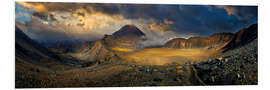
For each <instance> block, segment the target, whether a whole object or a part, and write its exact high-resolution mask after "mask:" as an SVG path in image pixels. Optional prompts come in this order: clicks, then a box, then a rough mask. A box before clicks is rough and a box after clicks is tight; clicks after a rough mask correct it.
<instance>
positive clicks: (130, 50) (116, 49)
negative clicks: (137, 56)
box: [112, 47, 133, 52]
mask: <svg viewBox="0 0 270 90" xmlns="http://www.w3.org/2000/svg"><path fill="white" fill-rule="evenodd" d="M112 50H114V51H121V52H132V51H133V49H129V48H120V47H114V48H112Z"/></svg>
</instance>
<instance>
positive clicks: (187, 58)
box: [122, 48, 218, 65]
mask: <svg viewBox="0 0 270 90" xmlns="http://www.w3.org/2000/svg"><path fill="white" fill-rule="evenodd" d="M216 55H218V52H217V51H216V50H214V49H210V50H208V49H205V48H192V49H172V48H146V49H143V50H140V51H135V52H132V53H130V54H127V55H123V56H122V58H123V59H124V60H127V61H130V62H136V63H138V64H143V65H165V64H169V63H178V64H185V63H191V62H192V63H195V62H201V61H206V60H208V59H209V58H212V57H214V56H216Z"/></svg>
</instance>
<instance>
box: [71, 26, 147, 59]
mask: <svg viewBox="0 0 270 90" xmlns="http://www.w3.org/2000/svg"><path fill="white" fill-rule="evenodd" d="M144 36H145V34H144V33H143V32H142V31H140V30H139V29H138V28H137V27H135V26H132V25H126V26H124V27H122V28H121V29H120V30H118V31H117V32H115V33H113V35H104V37H103V38H102V39H100V40H97V41H95V42H93V43H91V44H89V45H88V46H86V47H84V49H81V50H82V51H78V52H77V53H76V54H74V55H73V56H74V57H76V58H78V59H79V60H86V61H90V62H100V61H104V60H109V59H111V58H115V57H116V56H117V55H116V54H115V50H114V48H121V49H122V48H123V49H130V50H135V49H141V48H142V46H141V44H140V43H139V41H141V40H143V39H144V38H143V37H144Z"/></svg>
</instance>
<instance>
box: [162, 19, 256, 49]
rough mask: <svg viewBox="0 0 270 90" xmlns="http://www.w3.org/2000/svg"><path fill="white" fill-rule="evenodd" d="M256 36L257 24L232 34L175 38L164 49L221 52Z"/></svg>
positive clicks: (249, 40) (241, 44)
mask: <svg viewBox="0 0 270 90" xmlns="http://www.w3.org/2000/svg"><path fill="white" fill-rule="evenodd" d="M257 36H258V28H257V24H253V25H251V26H250V27H248V28H245V29H242V30H240V31H239V32H237V33H235V34H232V33H217V34H213V35H211V36H209V37H191V38H189V39H184V38H175V39H173V40H170V41H168V42H167V43H166V44H165V45H164V47H168V48H204V47H206V48H208V49H211V48H215V49H217V50H221V51H223V52H225V51H227V50H229V49H234V48H236V47H239V46H243V45H245V44H247V43H249V42H251V41H253V40H254V39H256V38H257Z"/></svg>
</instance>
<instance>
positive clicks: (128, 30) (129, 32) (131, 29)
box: [113, 25, 145, 37]
mask: <svg viewBox="0 0 270 90" xmlns="http://www.w3.org/2000/svg"><path fill="white" fill-rule="evenodd" d="M113 36H116V37H122V36H127V37H133V36H136V37H141V36H145V34H144V33H143V32H142V31H141V30H140V29H139V28H137V27H136V26H135V25H125V26H123V27H122V28H121V29H120V30H118V31H116V32H114V33H113Z"/></svg>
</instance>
